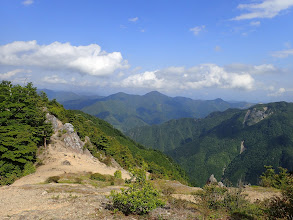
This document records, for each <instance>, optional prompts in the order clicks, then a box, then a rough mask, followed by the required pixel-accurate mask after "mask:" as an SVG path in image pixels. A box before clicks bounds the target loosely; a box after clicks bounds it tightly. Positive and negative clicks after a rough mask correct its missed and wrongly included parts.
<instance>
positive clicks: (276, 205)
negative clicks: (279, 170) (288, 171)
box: [267, 176, 293, 219]
mask: <svg viewBox="0 0 293 220" xmlns="http://www.w3.org/2000/svg"><path fill="white" fill-rule="evenodd" d="M267 208H268V209H267V213H268V215H269V217H270V218H271V219H276V218H283V219H293V177H292V176H288V177H287V180H286V183H285V184H283V186H282V196H281V197H278V196H276V197H274V198H272V199H270V201H269V204H268V206H267Z"/></svg>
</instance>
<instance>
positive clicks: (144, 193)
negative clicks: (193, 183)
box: [111, 170, 164, 215]
mask: <svg viewBox="0 0 293 220" xmlns="http://www.w3.org/2000/svg"><path fill="white" fill-rule="evenodd" d="M133 175H134V176H135V182H134V183H132V184H129V188H128V189H121V191H122V192H121V193H118V192H115V191H112V192H111V197H112V199H113V207H114V208H115V209H118V210H120V211H122V212H123V213H124V214H125V215H128V214H131V213H132V214H138V215H142V214H146V213H148V212H150V211H151V210H153V209H155V208H157V207H162V206H164V202H163V201H162V200H160V199H159V191H158V190H156V189H155V188H154V187H153V186H152V185H151V183H149V182H147V181H146V174H145V171H143V170H135V171H134V172H133Z"/></svg>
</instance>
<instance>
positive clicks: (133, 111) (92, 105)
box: [60, 91, 251, 132]
mask: <svg viewBox="0 0 293 220" xmlns="http://www.w3.org/2000/svg"><path fill="white" fill-rule="evenodd" d="M61 98H62V96H61V97H60V99H61ZM62 99H64V98H62ZM62 104H63V105H64V107H65V108H67V109H78V110H82V111H83V112H86V113H88V114H91V115H94V116H97V117H99V118H101V119H103V120H106V121H107V122H109V123H110V124H112V125H113V126H114V127H115V128H118V129H119V130H121V131H123V132H125V131H127V130H129V129H131V128H134V127H139V126H144V125H154V124H160V123H163V122H166V121H168V120H171V119H178V118H184V117H189V118H202V117H205V116H207V115H208V114H209V113H211V112H213V111H224V110H226V109H228V108H233V107H234V108H248V107H249V106H251V104H250V103H246V102H235V103H230V102H226V101H224V100H222V99H215V100H193V99H190V98H185V97H174V98H173V97H169V96H166V95H164V94H161V93H159V92H156V91H153V92H149V93H147V94H145V95H142V96H140V95H129V94H126V93H122V92H120V93H116V94H113V95H110V96H107V97H96V99H93V98H87V99H84V98H80V99H75V100H67V101H62Z"/></svg>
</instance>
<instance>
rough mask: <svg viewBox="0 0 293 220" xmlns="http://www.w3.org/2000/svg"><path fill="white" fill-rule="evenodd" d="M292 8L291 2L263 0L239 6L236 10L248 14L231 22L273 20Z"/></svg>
mask: <svg viewBox="0 0 293 220" xmlns="http://www.w3.org/2000/svg"><path fill="white" fill-rule="evenodd" d="M292 6H293V0H263V1H262V2H261V3H250V4H240V5H238V7H237V8H238V9H241V10H246V11H248V12H247V13H243V14H241V15H239V16H237V17H235V18H233V20H245V19H255V18H273V17H275V16H277V15H278V14H280V12H282V11H284V10H286V9H289V8H290V7H292Z"/></svg>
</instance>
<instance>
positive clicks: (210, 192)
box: [195, 185, 263, 219]
mask: <svg viewBox="0 0 293 220" xmlns="http://www.w3.org/2000/svg"><path fill="white" fill-rule="evenodd" d="M195 196H196V199H198V198H199V199H200V208H201V211H202V213H203V214H204V215H205V216H210V214H211V213H212V211H215V210H216V211H218V212H221V211H222V212H223V213H228V214H229V215H230V216H231V217H232V219H255V218H258V217H260V216H262V215H263V210H262V209H261V207H260V205H258V204H256V203H250V202H249V201H248V200H246V195H245V194H243V191H242V188H226V187H219V186H217V185H206V186H205V187H204V188H203V190H202V191H198V192H196V193H195Z"/></svg>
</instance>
